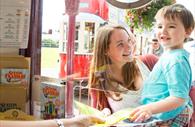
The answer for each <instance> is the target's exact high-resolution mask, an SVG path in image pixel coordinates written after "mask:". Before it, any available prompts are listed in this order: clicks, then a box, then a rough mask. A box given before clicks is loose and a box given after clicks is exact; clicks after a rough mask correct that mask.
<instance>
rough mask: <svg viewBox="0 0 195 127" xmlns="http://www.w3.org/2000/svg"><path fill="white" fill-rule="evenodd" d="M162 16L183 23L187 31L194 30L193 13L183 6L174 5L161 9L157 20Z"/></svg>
mask: <svg viewBox="0 0 195 127" xmlns="http://www.w3.org/2000/svg"><path fill="white" fill-rule="evenodd" d="M162 16H163V17H164V18H166V19H169V20H176V19H179V20H180V21H181V22H182V23H183V25H184V28H185V29H186V30H187V29H192V30H193V29H194V18H193V15H192V13H191V12H190V11H189V10H188V9H187V8H185V7H184V6H183V5H181V4H173V5H169V6H165V7H163V8H161V9H160V10H159V11H158V12H157V14H156V16H155V19H158V18H160V17H162Z"/></svg>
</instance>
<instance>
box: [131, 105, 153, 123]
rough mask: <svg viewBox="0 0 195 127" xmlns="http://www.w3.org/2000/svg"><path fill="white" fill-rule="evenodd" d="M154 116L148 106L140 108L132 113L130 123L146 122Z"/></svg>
mask: <svg viewBox="0 0 195 127" xmlns="http://www.w3.org/2000/svg"><path fill="white" fill-rule="evenodd" d="M151 116H152V112H151V111H150V108H149V107H147V106H140V107H137V108H135V109H134V110H133V111H132V112H131V113H130V117H129V119H130V121H133V122H144V121H146V120H148V119H149V118H150V117H151Z"/></svg>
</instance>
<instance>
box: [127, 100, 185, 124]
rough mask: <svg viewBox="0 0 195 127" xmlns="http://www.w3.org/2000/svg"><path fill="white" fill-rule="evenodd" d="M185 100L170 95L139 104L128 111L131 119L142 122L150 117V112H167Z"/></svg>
mask: <svg viewBox="0 0 195 127" xmlns="http://www.w3.org/2000/svg"><path fill="white" fill-rule="evenodd" d="M184 102H185V99H183V98H179V97H174V96H170V97H167V98H166V99H164V100H161V101H158V102H154V103H151V104H147V105H143V106H140V107H138V108H136V109H134V110H133V111H132V112H131V113H130V117H131V118H132V119H131V120H133V121H136V122H142V121H145V120H147V119H149V118H150V117H151V115H152V114H157V113H162V112H167V111H170V110H174V109H176V108H178V107H179V106H181V105H182V104H183V103H184Z"/></svg>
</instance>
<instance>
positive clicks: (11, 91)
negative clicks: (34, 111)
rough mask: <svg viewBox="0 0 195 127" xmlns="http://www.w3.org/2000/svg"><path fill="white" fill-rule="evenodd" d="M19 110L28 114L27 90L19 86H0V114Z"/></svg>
mask: <svg viewBox="0 0 195 127" xmlns="http://www.w3.org/2000/svg"><path fill="white" fill-rule="evenodd" d="M9 109H19V110H22V111H23V112H26V113H27V112H28V111H27V110H28V96H27V88H26V87H25V86H23V85H20V84H13V85H0V112H5V111H7V110H9Z"/></svg>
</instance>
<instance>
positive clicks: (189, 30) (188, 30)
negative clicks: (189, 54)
mask: <svg viewBox="0 0 195 127" xmlns="http://www.w3.org/2000/svg"><path fill="white" fill-rule="evenodd" d="M192 31H193V29H192V28H188V29H187V30H186V36H187V37H189V36H190V34H191V33H192Z"/></svg>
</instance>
